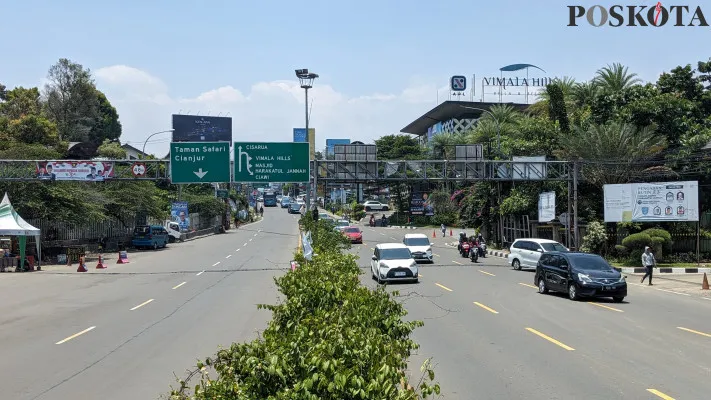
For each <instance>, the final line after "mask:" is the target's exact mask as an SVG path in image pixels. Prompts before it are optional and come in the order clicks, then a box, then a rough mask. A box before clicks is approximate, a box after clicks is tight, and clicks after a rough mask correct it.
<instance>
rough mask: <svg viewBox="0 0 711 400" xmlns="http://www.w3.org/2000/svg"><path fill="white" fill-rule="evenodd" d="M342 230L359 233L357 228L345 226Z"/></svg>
mask: <svg viewBox="0 0 711 400" xmlns="http://www.w3.org/2000/svg"><path fill="white" fill-rule="evenodd" d="M344 231H345V232H348V233H360V229H359V228H346V229H344Z"/></svg>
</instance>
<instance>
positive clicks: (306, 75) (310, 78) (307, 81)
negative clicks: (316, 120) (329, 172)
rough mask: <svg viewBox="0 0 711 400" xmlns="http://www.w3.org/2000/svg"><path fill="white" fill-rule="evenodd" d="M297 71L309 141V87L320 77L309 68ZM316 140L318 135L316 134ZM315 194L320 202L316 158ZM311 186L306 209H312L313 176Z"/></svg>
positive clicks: (315, 162) (307, 191) (307, 193)
mask: <svg viewBox="0 0 711 400" xmlns="http://www.w3.org/2000/svg"><path fill="white" fill-rule="evenodd" d="M294 72H295V73H296V77H297V78H298V79H299V85H300V86H301V88H302V89H304V109H305V124H306V141H307V142H308V140H309V89H311V88H313V85H314V80H315V79H316V78H318V74H315V73H313V72H309V70H308V68H301V69H297V70H294ZM314 140H316V137H315V135H314ZM314 145H315V143H314ZM309 156H310V154H309ZM314 170H315V171H314V183H313V186H314V195H315V196H316V203H317V204H318V186H317V184H318V182H317V180H316V179H317V176H318V164H317V161H316V160H314ZM308 184H309V187H308V189H307V190H306V209H307V210H310V209H311V178H309V182H308Z"/></svg>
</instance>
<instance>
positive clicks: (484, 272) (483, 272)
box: [479, 270, 496, 276]
mask: <svg viewBox="0 0 711 400" xmlns="http://www.w3.org/2000/svg"><path fill="white" fill-rule="evenodd" d="M479 272H481V273H482V274H487V275H491V276H496V275H494V274H492V273H491V272H486V271H482V270H479Z"/></svg>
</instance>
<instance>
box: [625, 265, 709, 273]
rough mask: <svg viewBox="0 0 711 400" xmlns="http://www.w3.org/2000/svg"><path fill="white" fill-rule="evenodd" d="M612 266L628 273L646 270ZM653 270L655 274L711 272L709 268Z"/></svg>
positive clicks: (644, 269) (644, 270)
mask: <svg viewBox="0 0 711 400" xmlns="http://www.w3.org/2000/svg"><path fill="white" fill-rule="evenodd" d="M614 268H615V269H616V270H618V271H620V272H626V273H628V274H644V273H645V272H647V270H646V268H631V267H614ZM654 272H655V273H657V274H701V273H711V268H654Z"/></svg>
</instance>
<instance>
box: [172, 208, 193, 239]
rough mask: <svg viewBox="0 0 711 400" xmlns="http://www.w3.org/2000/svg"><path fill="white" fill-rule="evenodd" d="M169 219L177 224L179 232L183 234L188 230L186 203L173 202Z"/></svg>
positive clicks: (188, 216) (188, 220)
mask: <svg viewBox="0 0 711 400" xmlns="http://www.w3.org/2000/svg"><path fill="white" fill-rule="evenodd" d="M170 219H171V221H174V222H177V223H178V225H179V226H180V231H181V232H185V231H187V230H188V229H189V228H190V215H189V214H188V202H187V201H174V202H173V203H172V204H171V206H170Z"/></svg>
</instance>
